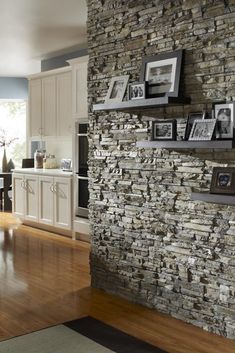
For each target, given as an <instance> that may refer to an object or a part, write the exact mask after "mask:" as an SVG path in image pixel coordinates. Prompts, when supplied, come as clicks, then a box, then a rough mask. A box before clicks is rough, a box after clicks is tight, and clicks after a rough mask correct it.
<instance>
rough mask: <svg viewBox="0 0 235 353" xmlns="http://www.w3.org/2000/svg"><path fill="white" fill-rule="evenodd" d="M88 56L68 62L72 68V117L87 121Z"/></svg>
mask: <svg viewBox="0 0 235 353" xmlns="http://www.w3.org/2000/svg"><path fill="white" fill-rule="evenodd" d="M88 58H89V57H88V56H87V55H86V56H82V57H79V58H76V59H71V60H68V63H69V64H70V65H71V67H72V117H73V119H87V117H88V94H87V74H88Z"/></svg>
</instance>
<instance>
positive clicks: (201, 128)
mask: <svg viewBox="0 0 235 353" xmlns="http://www.w3.org/2000/svg"><path fill="white" fill-rule="evenodd" d="M215 125H216V120H215V119H205V120H204V119H203V120H195V121H194V123H193V126H192V129H191V132H190V136H189V141H210V140H211V139H212V137H213V133H214V130H215Z"/></svg>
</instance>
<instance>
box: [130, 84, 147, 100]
mask: <svg viewBox="0 0 235 353" xmlns="http://www.w3.org/2000/svg"><path fill="white" fill-rule="evenodd" d="M145 91H146V84H145V82H136V83H130V84H129V85H128V93H129V100H133V99H144V98H145Z"/></svg>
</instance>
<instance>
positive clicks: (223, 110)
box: [214, 102, 235, 139]
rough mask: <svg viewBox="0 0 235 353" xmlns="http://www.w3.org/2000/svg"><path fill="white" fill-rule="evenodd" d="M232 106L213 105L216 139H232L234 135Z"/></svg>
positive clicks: (228, 104)
mask: <svg viewBox="0 0 235 353" xmlns="http://www.w3.org/2000/svg"><path fill="white" fill-rule="evenodd" d="M234 104H235V102H231V103H225V104H215V108H214V109H215V119H216V138H217V139H233V135H234V133H233V132H234V121H235V117H234V112H235V110H234Z"/></svg>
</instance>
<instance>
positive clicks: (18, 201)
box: [12, 174, 25, 218]
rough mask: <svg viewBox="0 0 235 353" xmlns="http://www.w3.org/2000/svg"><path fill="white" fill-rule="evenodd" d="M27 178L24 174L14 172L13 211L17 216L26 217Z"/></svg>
mask: <svg viewBox="0 0 235 353" xmlns="http://www.w3.org/2000/svg"><path fill="white" fill-rule="evenodd" d="M24 186H25V179H24V176H23V175H22V174H18V175H17V174H16V175H14V174H13V177H12V189H13V193H12V212H13V214H14V215H15V216H17V217H20V218H23V217H24V213H25V211H24V208H25V203H24V198H25V197H24V196H25V189H24Z"/></svg>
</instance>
